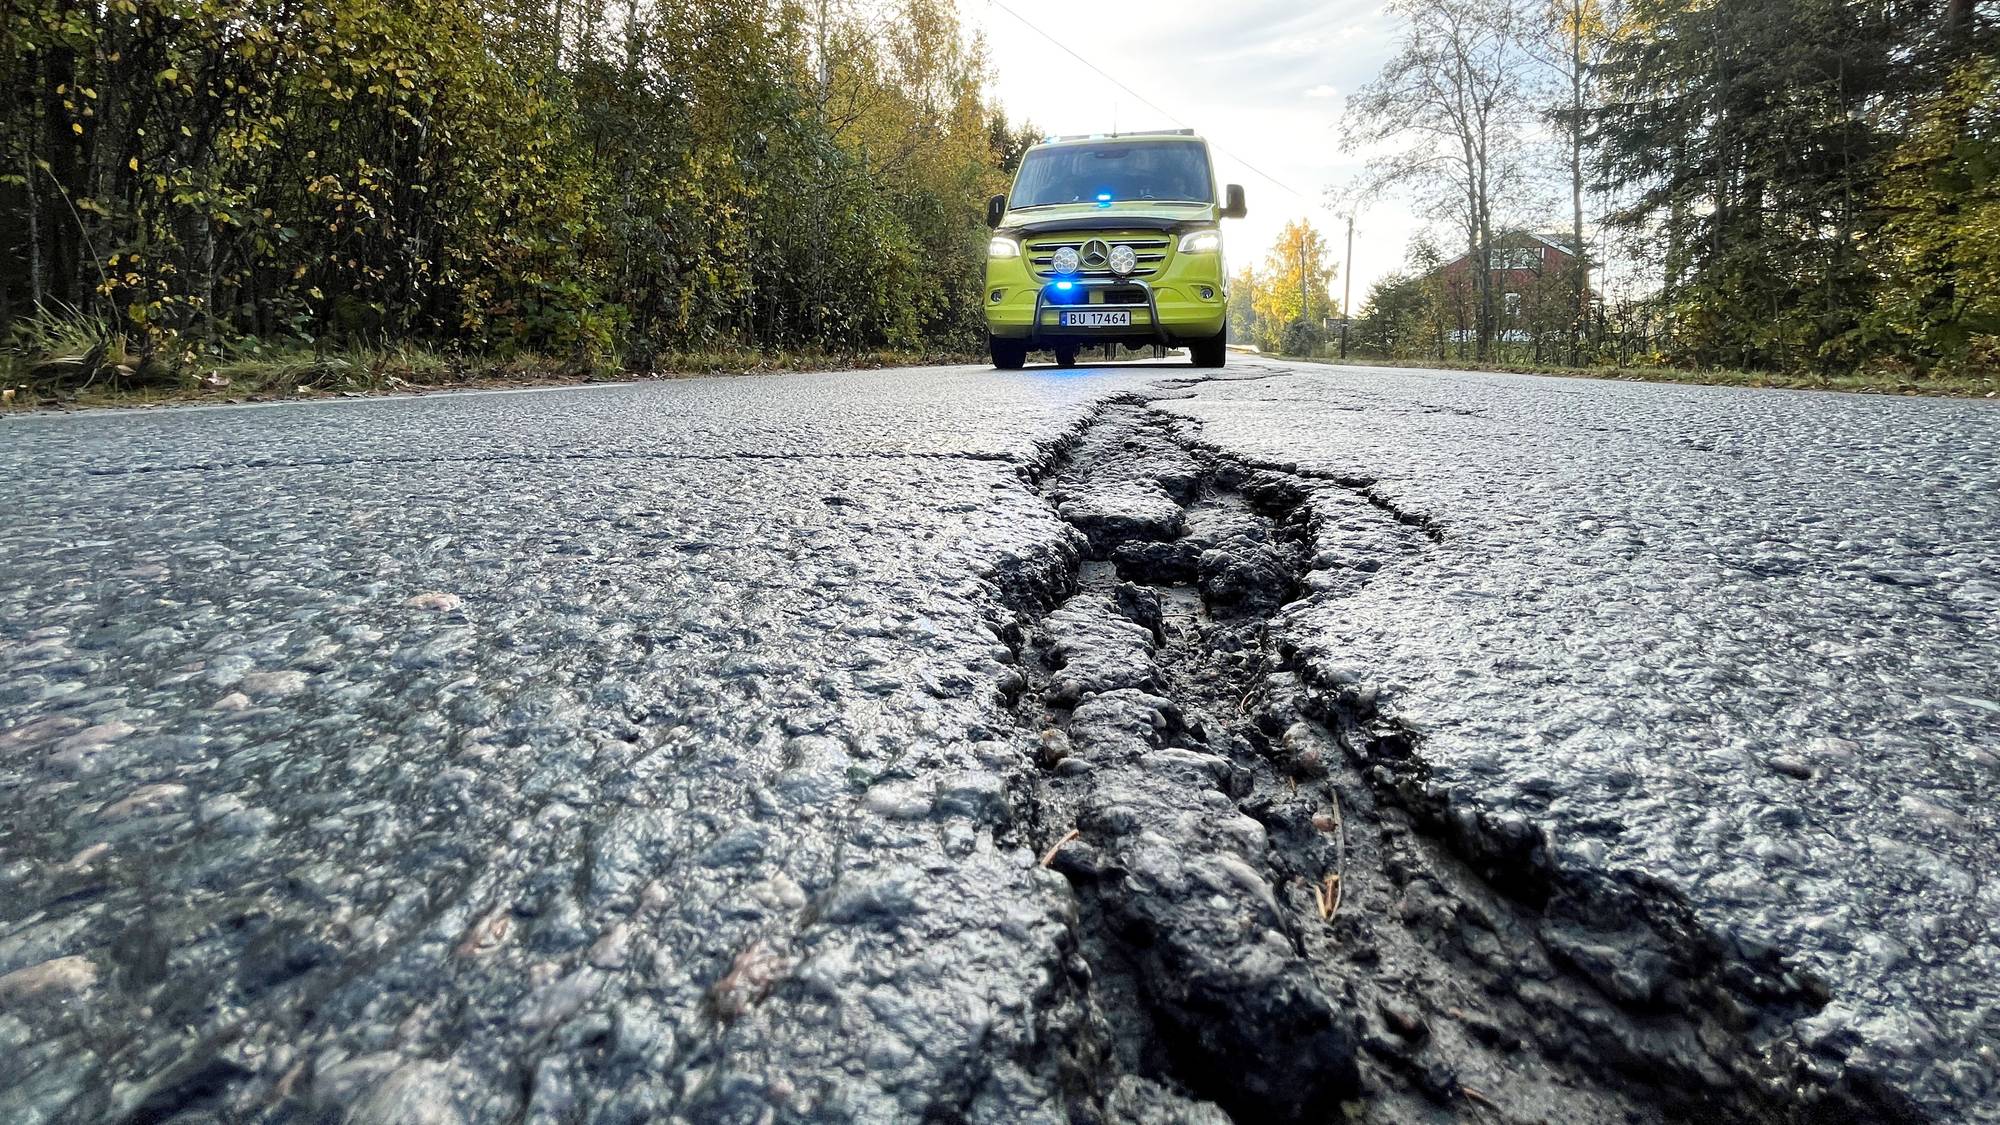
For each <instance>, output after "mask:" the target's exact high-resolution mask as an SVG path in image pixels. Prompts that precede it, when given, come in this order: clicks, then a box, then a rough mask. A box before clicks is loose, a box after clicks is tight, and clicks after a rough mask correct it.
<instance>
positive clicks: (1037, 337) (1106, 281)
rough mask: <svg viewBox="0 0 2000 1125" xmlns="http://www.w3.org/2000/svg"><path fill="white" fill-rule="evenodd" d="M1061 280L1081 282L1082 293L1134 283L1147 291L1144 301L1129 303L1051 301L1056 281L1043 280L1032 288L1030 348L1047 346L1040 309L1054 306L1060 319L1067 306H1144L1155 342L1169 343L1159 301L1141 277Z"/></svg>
mask: <svg viewBox="0 0 2000 1125" xmlns="http://www.w3.org/2000/svg"><path fill="white" fill-rule="evenodd" d="M1062 280H1068V281H1069V282H1070V284H1072V285H1078V286H1081V287H1082V288H1083V290H1084V294H1085V296H1086V297H1088V295H1089V292H1090V290H1092V289H1109V288H1111V287H1113V286H1124V285H1136V286H1138V287H1139V291H1140V292H1141V293H1144V294H1145V295H1146V303H1145V304H1143V305H1130V304H1120V305H1093V304H1091V303H1090V302H1089V301H1088V300H1086V301H1084V302H1083V303H1082V304H1081V305H1058V304H1052V303H1051V302H1050V301H1049V299H1048V297H1049V287H1050V286H1052V285H1054V284H1055V282H1054V281H1045V282H1043V283H1042V286H1041V288H1039V289H1037V290H1035V319H1034V320H1033V321H1031V322H1030V323H1029V325H1028V346H1029V347H1030V348H1040V347H1046V346H1047V344H1046V343H1044V341H1043V339H1042V310H1043V309H1047V308H1053V309H1056V310H1057V313H1056V318H1057V320H1058V321H1059V322H1060V320H1061V318H1062V313H1061V310H1063V309H1067V308H1087V309H1093V310H1099V311H1101V310H1104V309H1132V310H1135V311H1136V310H1138V309H1145V310H1146V318H1147V320H1148V325H1147V327H1149V328H1151V329H1152V330H1153V341H1154V342H1155V343H1157V344H1160V345H1161V346H1163V347H1164V346H1168V345H1170V344H1171V341H1169V340H1168V339H1167V333H1166V330H1165V329H1164V328H1161V327H1160V305H1159V302H1158V301H1155V300H1154V299H1153V287H1152V286H1150V285H1148V284H1146V283H1145V282H1143V281H1140V280H1139V279H1138V278H1136V277H1134V278H1117V277H1079V278H1068V279H1062ZM1056 327H1058V328H1060V327H1062V325H1061V324H1060V323H1058V324H1057V325H1056Z"/></svg>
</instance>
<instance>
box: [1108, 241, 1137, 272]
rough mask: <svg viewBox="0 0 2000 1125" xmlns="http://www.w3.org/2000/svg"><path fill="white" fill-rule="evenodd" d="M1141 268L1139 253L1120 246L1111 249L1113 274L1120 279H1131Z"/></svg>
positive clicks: (1128, 247)
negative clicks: (1133, 272) (1134, 271)
mask: <svg viewBox="0 0 2000 1125" xmlns="http://www.w3.org/2000/svg"><path fill="white" fill-rule="evenodd" d="M1138 268H1139V252H1138V251H1137V250H1134V249H1132V248H1131V247H1130V246H1125V245H1118V246H1113V247H1112V248H1111V272H1112V273H1115V274H1117V275H1118V276H1119V277H1130V276H1132V271H1133V270H1136V269H1138Z"/></svg>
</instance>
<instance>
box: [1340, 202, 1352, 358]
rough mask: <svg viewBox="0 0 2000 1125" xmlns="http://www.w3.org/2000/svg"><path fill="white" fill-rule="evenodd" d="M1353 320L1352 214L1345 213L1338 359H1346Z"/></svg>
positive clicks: (1350, 212)
mask: <svg viewBox="0 0 2000 1125" xmlns="http://www.w3.org/2000/svg"><path fill="white" fill-rule="evenodd" d="M1353 320H1354V212H1352V211H1349V212H1348V213H1347V265H1345V266H1343V267H1341V271H1340V358H1342V359H1346V358H1347V326H1348V324H1349V323H1351V322H1352V321H1353Z"/></svg>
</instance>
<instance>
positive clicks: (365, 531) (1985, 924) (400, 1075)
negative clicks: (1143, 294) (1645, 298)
mask: <svg viewBox="0 0 2000 1125" xmlns="http://www.w3.org/2000/svg"><path fill="white" fill-rule="evenodd" d="M0 472H4V474H5V477H6V479H8V480H9V481H10V482H11V485H12V493H13V495H12V497H11V500H10V504H9V513H8V516H7V519H6V520H5V521H4V524H0V599H4V604H5V605H6V607H7V612H6V614H5V618H4V621H0V1120H5V1121H10V1122H11V1121H23V1122H40V1121H49V1122H57V1121H101V1120H112V1121H135V1122H136V1121H205V1120H229V1121H239V1120H260V1121H263V1120H268V1121H339V1120H345V1121H358V1122H411V1121H426V1122H431V1121H435V1122H486V1121H495V1122H499V1121H510V1122H511V1121H580V1120H589V1121H603V1122H622V1121H632V1122H637V1121H648V1120H678V1121H687V1122H708V1121H743V1122H756V1121H804V1120H852V1121H888V1120H924V1119H929V1120H965V1121H991V1122H1003V1121H1005V1122H1013V1121H1035V1120H1045V1121H1061V1120H1080V1121H1161V1122H1166V1121H1226V1120H1231V1119H1233V1120H1237V1121H1246V1122H1247V1121H1263V1120H1291V1121H1318V1120H1338V1119H1340V1118H1341V1116H1342V1113H1343V1110H1342V1106H1343V1104H1345V1105H1347V1106H1350V1107H1353V1108H1354V1109H1355V1110H1357V1111H1359V1112H1363V1113H1368V1114H1372V1117H1373V1119H1375V1120H1382V1121H1428V1120H1450V1119H1453V1118H1454V1117H1455V1116H1460V1115H1475V1116H1474V1119H1492V1120H1534V1119H1539V1118H1544V1117H1547V1118H1563V1119H1566V1120H1570V1121H1574V1122H1578V1123H1583V1122H1595V1121H1604V1122H1612V1121H1629V1120H1713V1119H1719V1118H1729V1119H1742V1120H1768V1121H1809V1120H1883V1121H1893V1120H1931V1121H1939V1122H1948V1121H2000V1110H1996V1109H1995V1108H1994V1107H1995V1105H1997V1104H2000V921H1997V920H2000V890H1996V888H2000V860H1996V858H1995V843H1996V841H2000V812H1996V804H1995V798H1996V796H2000V679H1996V675H1995V673H1994V668H1995V667H1996V665H2000V628H1996V624H2000V623H1996V620H1995V618H1996V612H2000V578H1996V575H2000V411H1996V410H1995V409H1994V408H1993V407H1992V406H1991V405H1988V404H1979V403H1948V402H1933V401H1923V402H1918V401H1906V400H1890V399H1876V398H1863V397H1858V396H1842V395H1819V394H1801V393H1787V392H1753V391H1732V390H1716V389H1702V388H1685V387H1665V386H1651V385H1634V384H1595V383H1587V382H1579V381H1568V380H1550V379H1537V378H1532V377H1507V376H1481V375H1465V374H1444V373H1430V372H1407V371H1400V372H1391V371H1383V370H1366V369H1348V368H1328V367H1318V366H1314V367H1298V368H1291V367H1285V366H1283V365H1279V364H1275V363H1270V362H1267V361H1249V362H1239V363H1237V364H1235V365H1234V366H1232V368H1231V369H1230V370H1229V372H1227V373H1226V374H1224V375H1223V376H1221V377H1219V378H1207V379H1204V378H1199V377H1197V374H1196V373H1194V372H1191V371H1189V370H1188V369H1187V368H1186V367H1184V366H1171V365H1168V366H1116V367H1109V368H1104V369H1100V370H1077V371H1054V370H1046V371H1029V372H1026V373H1021V374H1008V375H1002V374H998V373H994V372H989V371H984V370H976V369H926V370H913V371H901V372H874V373H844V374H829V375H811V376H799V377H783V378H776V377H774V378H765V379H755V380H726V379H722V380H693V381H680V382H672V383H664V384H640V385H632V386H620V387H600V388H587V389H573V390H562V391H549V392H536V393H522V394H479V395H450V396H436V397H430V398H423V399H402V400H374V401H361V402H348V403H325V404H301V405H296V406H273V407H250V408H229V409H197V410H179V411H162V412H155V413H146V414H85V415H73V416H61V417H50V416H41V417H26V418H11V419H7V420H5V421H4V423H0Z"/></svg>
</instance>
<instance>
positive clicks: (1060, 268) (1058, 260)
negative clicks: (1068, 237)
mask: <svg viewBox="0 0 2000 1125" xmlns="http://www.w3.org/2000/svg"><path fill="white" fill-rule="evenodd" d="M1049 264H1050V265H1052V266H1054V267H1055V271H1056V272H1057V273H1075V272H1076V271H1077V270H1079V269H1081V268H1082V267H1083V256H1082V255H1080V254H1078V253H1077V252H1076V247H1074V246H1064V247H1061V248H1059V249H1058V250H1057V251H1056V253H1055V257H1054V258H1052V259H1050V261H1049Z"/></svg>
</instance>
